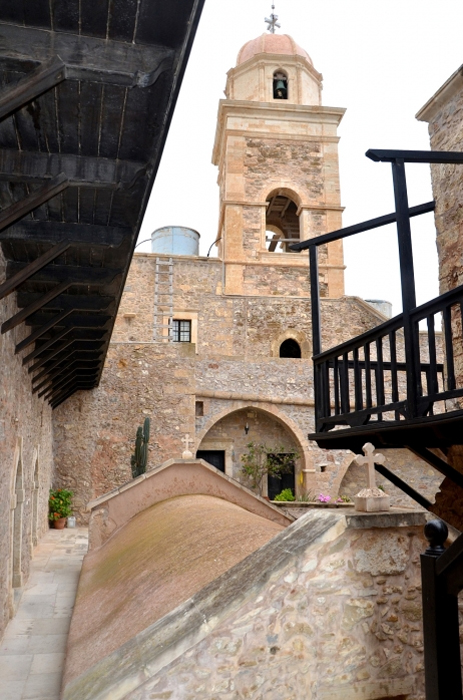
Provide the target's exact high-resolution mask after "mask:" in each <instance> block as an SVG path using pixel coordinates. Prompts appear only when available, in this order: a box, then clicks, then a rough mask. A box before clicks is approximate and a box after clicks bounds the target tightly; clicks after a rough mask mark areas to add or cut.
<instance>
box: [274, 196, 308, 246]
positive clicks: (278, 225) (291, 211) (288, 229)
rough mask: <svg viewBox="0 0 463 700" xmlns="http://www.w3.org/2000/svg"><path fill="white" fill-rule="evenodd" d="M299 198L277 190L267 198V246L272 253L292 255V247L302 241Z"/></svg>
mask: <svg viewBox="0 0 463 700" xmlns="http://www.w3.org/2000/svg"><path fill="white" fill-rule="evenodd" d="M297 200H298V197H297V196H296V195H295V194H293V193H291V192H290V191H288V190H283V189H282V190H276V191H274V192H271V193H270V194H269V195H268V197H267V200H266V201H267V209H266V213H265V231H266V236H265V237H266V246H267V250H268V251H269V252H270V253H292V252H294V251H292V250H291V249H290V247H289V246H290V245H291V244H292V243H297V242H298V241H300V240H301V231H300V220H299V204H298V201H297Z"/></svg>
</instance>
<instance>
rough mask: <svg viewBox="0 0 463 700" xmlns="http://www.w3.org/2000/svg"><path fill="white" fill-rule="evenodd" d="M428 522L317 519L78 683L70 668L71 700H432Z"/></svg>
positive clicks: (295, 526) (275, 541)
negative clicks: (424, 597) (425, 614)
mask: <svg viewBox="0 0 463 700" xmlns="http://www.w3.org/2000/svg"><path fill="white" fill-rule="evenodd" d="M167 503H168V502H167ZM144 516H145V514H143V517H144ZM195 517H196V518H198V517H200V516H199V514H196V516H195ZM161 520H162V518H161ZM424 523H425V515H424V513H419V512H410V511H408V512H396V513H390V514H381V515H376V514H357V515H353V516H350V515H344V514H342V513H338V512H336V513H334V512H331V513H329V512H326V511H322V512H321V511H320V510H318V511H312V512H311V513H308V514H306V515H305V516H304V517H302V518H300V519H299V520H297V521H296V522H294V523H292V524H291V525H290V526H289V527H287V528H286V529H284V530H283V531H282V532H280V533H278V534H277V535H276V536H274V537H273V538H272V539H271V540H270V541H268V542H267V543H266V544H264V545H263V546H262V547H260V549H258V550H257V551H255V552H254V553H252V554H250V555H249V556H247V557H246V559H243V560H242V561H241V562H239V563H238V564H236V565H235V566H234V567H233V568H231V569H229V570H228V571H225V573H223V574H222V575H221V576H219V577H218V578H216V579H214V580H213V581H211V583H210V584H209V585H207V586H205V587H204V588H203V589H202V590H200V591H198V592H197V593H195V594H194V595H193V597H192V598H190V599H189V600H186V601H185V602H184V603H182V604H180V605H179V606H178V607H176V609H174V610H172V612H170V613H169V614H167V615H165V616H164V617H162V618H160V619H159V620H157V621H156V622H155V623H154V624H151V625H150V626H149V627H148V626H146V627H145V628H144V629H142V630H141V631H139V632H138V633H137V634H136V635H134V636H132V638H131V639H128V640H127V641H125V643H124V644H123V645H122V646H120V647H119V648H117V649H114V651H112V653H110V654H109V655H108V656H106V657H105V658H104V659H101V661H99V662H97V663H94V661H93V659H92V657H89V658H88V659H87V661H89V662H92V661H93V663H94V665H93V666H92V667H90V668H87V670H86V671H85V672H84V673H82V674H81V675H80V676H78V677H76V678H75V679H73V680H71V681H70V682H66V681H69V673H68V670H67V669H66V675H65V684H64V689H63V698H65V699H66V700H85V699H87V698H88V699H90V698H91V697H95V695H97V696H98V697H103V696H104V697H109V696H110V695H111V696H112V695H115V696H119V694H120V693H121V692H122V691H123V693H124V697H127V698H130V700H154V699H155V698H157V699H158V700H161V699H164V700H190V699H193V698H194V699H195V700H206V699H207V700H215V699H217V700H218V699H219V698H220V699H222V698H223V699H224V700H235V698H238V697H240V698H252V699H253V700H263V699H264V698H265V700H283V699H284V700H307V699H308V698H309V699H310V700H358V698H362V699H363V700H385V698H402V697H403V698H407V700H424V687H423V686H424V673H423V667H424V666H423V660H424V659H423V636H422V620H421V616H422V612H421V576H420V554H421V553H422V552H423V551H424V549H425V548H426V546H427V543H426V542H425V540H424V537H423V525H424ZM151 530H152V528H151ZM190 530H191V528H190ZM117 537H118V536H116V538H115V539H114V540H111V542H112V543H113V545H114V546H118V541H117ZM137 542H138V541H137ZM143 542H145V541H144V540H143ZM137 546H140V545H139V544H137ZM144 546H146V544H145V545H144ZM97 555H98V556H99V553H97ZM100 565H101V566H102V564H101V562H100ZM180 566H181V564H180ZM172 570H173V572H174V573H173V574H172V581H170V580H169V582H167V581H166V582H164V586H165V587H166V589H167V590H169V587H170V586H172V585H174V586H175V582H176V573H175V572H176V571H177V569H175V567H173V569H172ZM180 571H181V569H180ZM118 574H119V576H121V575H122V576H124V575H125V576H126V577H127V580H128V581H129V582H130V581H131V571H130V570H127V567H125V568H124V567H123V568H122V571H120V572H118ZM177 575H178V574H177ZM98 580H100V579H98ZM135 593H136V591H135ZM79 600H80V598H79ZM139 614H140V613H139V611H138V613H137V612H135V614H134V615H132V616H131V619H130V624H132V622H133V617H137V615H139ZM112 619H113V618H112V617H111V620H112ZM138 619H139V618H138ZM180 621H181V624H179V622H180ZM103 633H104V631H103ZM112 641H113V642H114V638H113V639H112ZM113 647H114V644H113ZM73 653H74V649H73V648H72V647H71V649H70V657H69V658H71V657H72V654H73ZM141 668H143V674H140V669H141Z"/></svg>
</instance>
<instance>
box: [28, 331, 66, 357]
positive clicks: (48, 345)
mask: <svg viewBox="0 0 463 700" xmlns="http://www.w3.org/2000/svg"><path fill="white" fill-rule="evenodd" d="M70 331H71V328H62V329H61V330H60V331H59V332H58V333H56V334H55V335H54V336H53V337H52V338H50V339H49V340H47V342H46V343H44V344H43V345H39V347H38V348H37V347H36V348H35V350H33V351H32V352H30V353H29V354H28V355H26V357H24V358H23V365H27V363H28V362H30V361H31V360H33V359H34V358H35V357H37V356H38V355H41V354H42V352H45V351H46V350H48V348H51V346H52V345H54V344H55V343H57V342H58V340H61V338H64V336H65V335H67V334H68V333H69V332H70Z"/></svg>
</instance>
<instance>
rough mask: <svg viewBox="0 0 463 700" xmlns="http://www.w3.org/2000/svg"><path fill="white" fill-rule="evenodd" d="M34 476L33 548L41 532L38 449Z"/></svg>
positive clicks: (35, 457) (34, 462)
mask: <svg viewBox="0 0 463 700" xmlns="http://www.w3.org/2000/svg"><path fill="white" fill-rule="evenodd" d="M32 463H33V465H34V474H33V477H32V527H31V541H32V547H36V546H37V544H38V531H39V487H40V471H39V453H38V449H36V450H34V459H33V462H32Z"/></svg>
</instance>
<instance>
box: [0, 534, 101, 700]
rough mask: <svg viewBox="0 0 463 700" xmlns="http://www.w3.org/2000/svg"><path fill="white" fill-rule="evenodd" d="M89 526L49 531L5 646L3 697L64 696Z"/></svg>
mask: <svg viewBox="0 0 463 700" xmlns="http://www.w3.org/2000/svg"><path fill="white" fill-rule="evenodd" d="M87 542H88V533H87V529H86V528H72V529H71V528H69V529H64V530H49V531H48V532H47V533H46V535H45V536H44V537H43V538H42V540H40V542H39V544H38V546H37V547H36V548H35V550H34V558H33V560H32V562H31V571H30V576H29V579H28V581H27V583H26V584H25V586H24V590H23V594H22V597H21V600H20V602H19V605H18V609H17V611H16V615H15V617H14V618H13V619H12V620H10V622H9V624H8V627H7V629H6V632H5V636H4V637H3V640H2V643H1V645H0V698H1V700H32V699H33V700H59V694H60V687H61V675H62V670H63V663H64V657H65V650H66V640H67V636H68V631H69V624H70V621H71V615H72V609H73V606H74V600H75V597H76V590H77V583H78V581H79V574H80V569H81V565H82V559H83V557H84V554H85V553H86V552H87Z"/></svg>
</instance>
